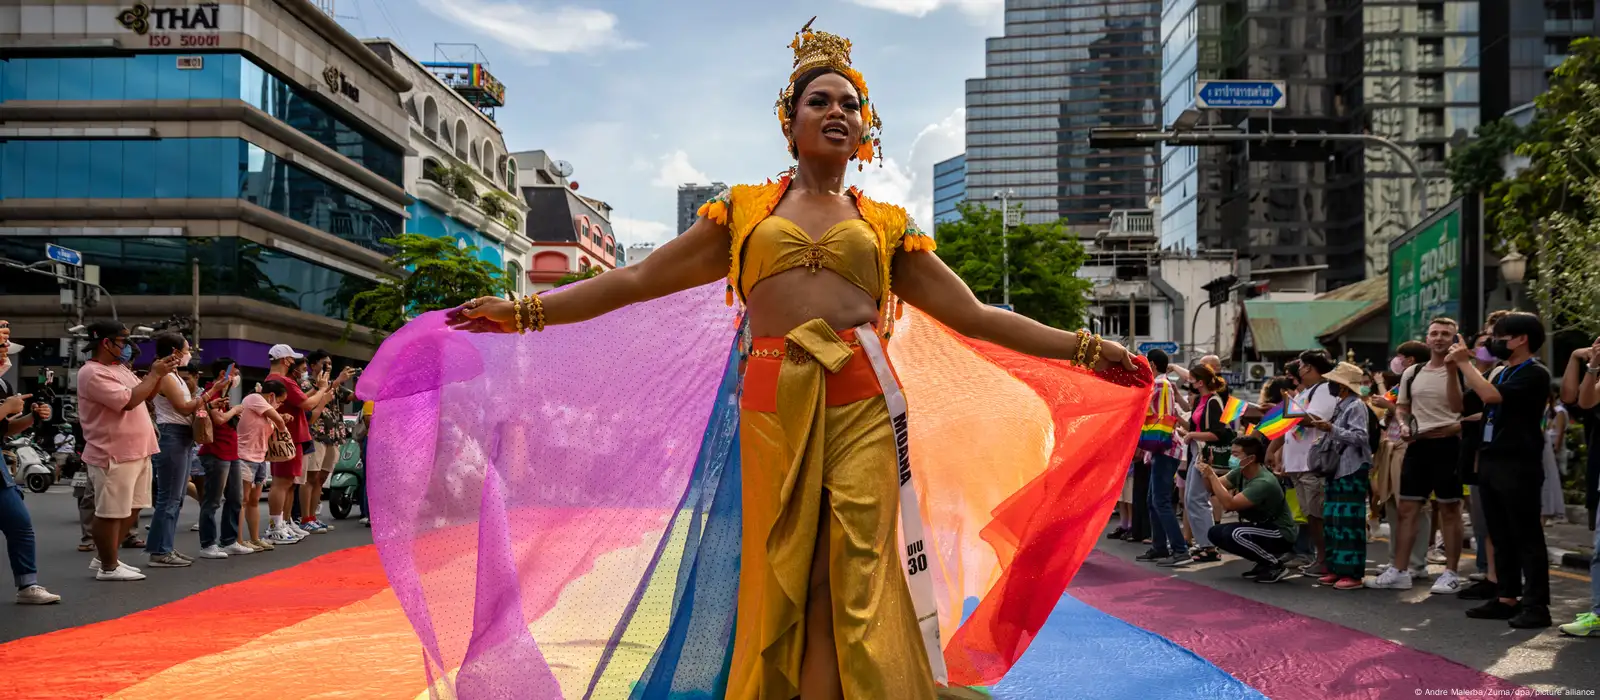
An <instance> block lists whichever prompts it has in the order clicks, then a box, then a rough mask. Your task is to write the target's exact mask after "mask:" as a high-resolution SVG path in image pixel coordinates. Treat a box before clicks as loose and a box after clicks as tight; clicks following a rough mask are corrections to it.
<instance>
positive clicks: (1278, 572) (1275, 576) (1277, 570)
mask: <svg viewBox="0 0 1600 700" xmlns="http://www.w3.org/2000/svg"><path fill="white" fill-rule="evenodd" d="M1286 578H1289V570H1288V569H1287V568H1285V567H1282V566H1274V567H1272V568H1270V569H1267V570H1266V571H1265V572H1264V573H1262V574H1261V575H1260V576H1257V577H1256V583H1277V582H1279V581H1282V580H1284V579H1286Z"/></svg>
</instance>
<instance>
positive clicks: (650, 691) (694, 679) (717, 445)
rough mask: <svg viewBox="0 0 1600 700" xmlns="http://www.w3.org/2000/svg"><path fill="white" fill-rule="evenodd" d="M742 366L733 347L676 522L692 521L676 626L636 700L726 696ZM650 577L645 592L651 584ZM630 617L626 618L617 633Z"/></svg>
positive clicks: (680, 572) (735, 574) (677, 592)
mask: <svg viewBox="0 0 1600 700" xmlns="http://www.w3.org/2000/svg"><path fill="white" fill-rule="evenodd" d="M739 365H740V362H739V354H738V350H737V341H736V342H735V349H734V351H733V352H732V353H731V356H730V358H729V362H728V367H727V369H726V370H725V371H724V372H723V376H722V384H721V387H720V388H719V389H718V395H717V402H716V405H715V407H714V408H713V409H712V413H711V420H710V421H709V422H708V424H707V426H706V431H705V435H704V438H703V440H702V441H701V446H700V454H699V457H698V459H697V460H696V463H695V470H694V474H693V476H692V477H691V478H690V483H689V489H688V493H687V495H686V497H685V499H684V503H683V505H682V507H680V508H679V510H678V516H677V521H678V522H683V521H684V519H685V518H687V530H688V535H687V538H686V539H685V541H684V543H683V554H682V557H681V559H680V561H679V564H678V567H677V585H676V587H675V588H674V595H673V602H672V623H671V627H669V628H668V631H667V636H666V638H665V640H663V642H662V643H661V646H660V647H658V648H657V649H656V652H655V655H654V656H653V657H652V658H651V660H650V663H649V665H648V666H647V667H646V668H645V672H644V675H643V676H642V677H641V678H640V679H639V681H638V682H637V683H635V684H634V686H633V691H632V694H631V696H630V697H631V698H633V699H634V700H669V699H670V700H680V699H688V698H720V697H722V696H723V694H724V692H725V691H726V689H727V683H728V664H729V661H730V660H731V658H732V651H733V625H734V612H735V608H736V605H737V598H738V593H739V538H740V527H741V521H740V517H739V514H740V499H741V492H740V478H739V380H740V376H739ZM678 522H675V523H674V525H677V524H678ZM671 531H672V530H669V532H671ZM646 578H647V580H646V581H645V582H643V583H641V586H640V590H641V592H642V590H643V587H644V585H646V584H648V583H649V578H651V577H646ZM631 618H632V615H631V614H630V615H629V616H628V617H627V618H624V619H623V621H622V623H621V625H620V626H619V633H620V631H621V629H625V628H626V627H627V626H628V625H629V624H631V623H632V622H633V620H632V619H631ZM618 636H620V634H619V635H618ZM615 641H616V638H613V644H614V643H615ZM601 672H602V673H603V672H604V667H603V666H602V669H601ZM596 678H599V674H598V673H597V674H596Z"/></svg>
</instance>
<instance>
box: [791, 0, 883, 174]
mask: <svg viewBox="0 0 1600 700" xmlns="http://www.w3.org/2000/svg"><path fill="white" fill-rule="evenodd" d="M816 21H817V18H816V17H812V18H811V21H810V22H806V25H805V26H804V27H801V28H800V31H798V32H795V35H794V41H791V42H789V48H791V49H794V71H793V72H791V73H789V84H788V85H786V86H784V88H783V89H782V90H780V91H779V92H778V103H777V105H776V107H777V112H778V122H779V123H780V124H781V125H782V126H783V128H784V129H785V130H787V129H788V128H789V100H790V99H791V98H792V97H793V96H794V83H795V81H796V80H799V79H800V77H801V76H803V75H805V74H806V73H809V72H811V71H813V70H815V69H817V68H830V69H833V70H836V71H838V72H839V73H841V74H843V75H844V77H845V78H846V79H847V80H849V81H850V83H851V84H852V85H854V86H855V88H856V91H857V92H860V93H861V120H862V122H863V123H865V124H866V126H867V129H866V132H865V133H864V134H862V137H861V145H860V146H859V147H858V148H857V149H856V154H855V155H856V159H857V160H860V161H862V162H871V161H872V159H873V156H874V155H875V154H876V155H877V156H878V157H879V158H880V161H879V165H882V161H881V157H882V155H883V142H882V140H881V139H880V138H879V134H880V133H881V132H882V130H883V122H882V121H880V120H879V119H878V110H877V109H876V108H875V106H874V105H872V104H870V103H869V101H868V99H867V80H866V78H864V77H862V75H861V71H858V70H856V69H855V68H853V67H852V66H851V65H850V40H849V39H846V38H844V37H842V36H839V35H837V34H829V33H827V32H819V31H814V30H812V29H811V24H812V22H816ZM875 152H876V153H875Z"/></svg>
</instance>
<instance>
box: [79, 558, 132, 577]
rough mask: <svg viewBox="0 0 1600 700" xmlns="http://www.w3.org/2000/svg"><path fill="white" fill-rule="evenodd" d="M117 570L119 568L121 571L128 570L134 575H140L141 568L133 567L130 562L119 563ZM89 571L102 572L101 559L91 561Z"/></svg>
mask: <svg viewBox="0 0 1600 700" xmlns="http://www.w3.org/2000/svg"><path fill="white" fill-rule="evenodd" d="M117 568H119V569H127V570H129V571H132V572H133V573H136V574H137V573H139V567H137V566H133V565H131V564H129V563H128V562H125V561H119V562H117ZM89 570H90V571H99V570H100V558H99V557H95V558H93V559H90V560H89Z"/></svg>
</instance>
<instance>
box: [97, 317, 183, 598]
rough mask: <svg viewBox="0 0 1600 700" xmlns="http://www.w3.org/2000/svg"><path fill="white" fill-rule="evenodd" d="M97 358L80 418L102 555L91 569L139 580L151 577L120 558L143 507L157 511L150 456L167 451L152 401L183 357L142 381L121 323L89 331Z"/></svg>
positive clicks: (101, 576)
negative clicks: (152, 411) (152, 498)
mask: <svg viewBox="0 0 1600 700" xmlns="http://www.w3.org/2000/svg"><path fill="white" fill-rule="evenodd" d="M88 333H89V342H90V343H91V344H92V345H91V348H92V350H91V352H92V355H91V357H90V358H89V361H88V362H86V363H84V365H83V367H82V368H81V369H79V370H78V419H79V422H80V424H81V425H82V427H83V441H84V448H83V461H84V463H85V464H87V465H88V466H89V484H90V486H91V487H92V488H93V489H94V499H95V509H94V516H95V519H94V544H95V549H96V550H97V551H98V552H99V554H100V556H99V557H96V558H95V560H94V561H92V562H90V564H89V568H92V569H94V570H95V579H97V580H100V581H138V580H140V579H143V578H144V574H142V573H140V572H139V570H138V569H136V568H134V567H131V566H128V565H127V564H124V563H122V562H121V560H120V559H118V558H117V546H118V544H119V543H121V542H122V540H123V539H124V538H126V537H127V536H128V533H129V532H131V531H132V530H133V528H134V526H135V525H137V524H138V523H137V519H136V518H135V516H134V513H136V512H137V509H139V508H149V507H150V457H151V455H154V454H156V453H157V452H159V451H160V448H159V447H158V446H157V444H156V429H155V425H154V424H153V423H151V421H150V411H149V410H148V409H146V408H145V402H146V401H149V400H150V397H152V396H154V395H155V393H156V388H157V387H158V386H159V385H160V383H161V379H162V377H165V376H167V375H168V374H171V373H172V370H173V369H174V368H176V367H177V366H178V359H179V358H178V357H177V356H169V357H163V358H161V359H159V360H156V361H155V362H154V363H152V364H151V365H150V371H149V372H148V373H147V374H146V375H145V378H144V380H143V381H141V380H140V379H139V378H138V377H135V376H134V375H133V372H132V371H131V370H129V369H128V366H127V363H128V361H129V360H131V359H132V358H133V355H134V353H135V352H137V348H136V346H135V345H134V344H133V341H132V340H130V339H129V338H128V327H127V326H124V325H122V323H121V322H118V321H96V322H94V323H93V324H91V325H90V326H89V329H88Z"/></svg>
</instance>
